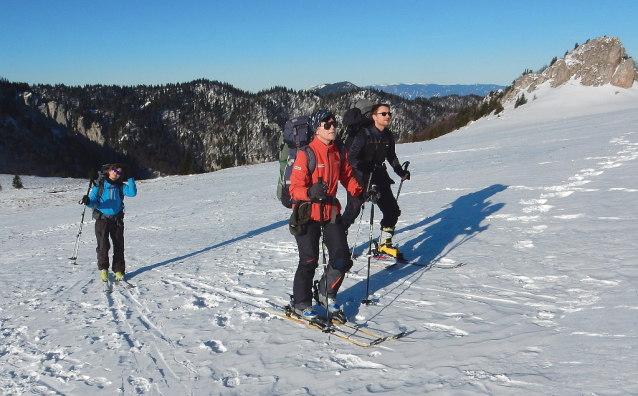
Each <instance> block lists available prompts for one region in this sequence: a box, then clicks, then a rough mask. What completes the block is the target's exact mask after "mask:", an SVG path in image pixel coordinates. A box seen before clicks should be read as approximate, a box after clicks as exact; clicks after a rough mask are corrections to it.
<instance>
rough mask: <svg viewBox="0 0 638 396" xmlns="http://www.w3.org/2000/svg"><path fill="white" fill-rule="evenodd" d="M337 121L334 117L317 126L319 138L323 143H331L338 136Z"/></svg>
mask: <svg viewBox="0 0 638 396" xmlns="http://www.w3.org/2000/svg"><path fill="white" fill-rule="evenodd" d="M336 127H337V122H336V121H335V119H334V118H330V119H329V120H328V121H321V122H320V123H319V126H318V127H317V138H318V139H319V140H320V141H321V142H322V143H323V144H329V143H330V142H332V141H333V140H335V138H336V136H337V128H336Z"/></svg>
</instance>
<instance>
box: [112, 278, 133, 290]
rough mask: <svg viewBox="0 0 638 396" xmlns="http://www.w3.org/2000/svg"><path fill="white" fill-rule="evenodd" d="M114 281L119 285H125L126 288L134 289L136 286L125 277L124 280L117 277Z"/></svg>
mask: <svg viewBox="0 0 638 396" xmlns="http://www.w3.org/2000/svg"><path fill="white" fill-rule="evenodd" d="M113 283H115V284H116V285H118V286H123V287H124V288H125V289H132V288H134V287H135V285H134V284H132V283H129V281H127V280H124V279H122V280H117V279H116V280H114V281H113Z"/></svg>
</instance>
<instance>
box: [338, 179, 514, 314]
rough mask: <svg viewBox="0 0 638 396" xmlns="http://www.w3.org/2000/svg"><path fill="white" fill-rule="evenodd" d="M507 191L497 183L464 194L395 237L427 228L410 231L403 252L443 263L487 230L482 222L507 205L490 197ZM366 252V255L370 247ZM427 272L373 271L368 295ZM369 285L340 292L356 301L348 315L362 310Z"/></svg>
mask: <svg viewBox="0 0 638 396" xmlns="http://www.w3.org/2000/svg"><path fill="white" fill-rule="evenodd" d="M505 189H507V186H504V185H502V184H495V185H492V186H490V187H487V188H485V189H483V190H480V191H476V192H473V193H470V194H467V195H464V196H462V197H459V198H458V199H457V200H456V201H454V202H452V203H451V204H450V205H448V206H447V207H446V208H445V209H443V210H442V211H440V212H439V213H437V214H436V215H434V216H431V217H427V218H425V219H423V220H422V221H420V222H418V223H415V224H412V225H409V226H407V227H405V228H402V229H401V230H397V234H396V235H397V236H398V235H400V234H401V233H405V232H410V231H415V230H418V229H420V228H422V227H427V228H425V230H423V232H420V233H416V234H415V233H414V232H410V234H409V235H415V237H414V238H412V239H410V240H407V241H404V242H402V243H401V251H402V252H403V254H404V255H405V257H406V258H408V259H410V260H411V261H415V262H420V263H430V262H438V261H440V260H441V259H442V258H443V257H445V256H446V255H447V254H448V253H450V252H451V251H452V250H454V249H456V248H457V247H458V246H460V245H461V244H463V243H465V242H467V241H468V240H469V239H471V238H473V237H474V236H476V235H478V234H479V233H481V232H483V231H485V230H487V228H488V227H489V225H484V226H481V222H483V220H485V218H487V217H488V216H490V215H492V214H494V213H495V212H497V211H499V210H500V209H501V208H503V206H505V204H504V203H497V204H494V203H492V202H491V201H490V200H489V198H490V197H491V196H493V195H495V194H497V193H499V192H501V191H504V190H505ZM459 237H460V238H461V239H460V241H458V242H455V241H457V239H459ZM365 252H367V244H366V251H365ZM427 270H429V268H427V267H421V266H417V265H410V264H404V265H402V264H398V265H396V266H393V267H391V268H389V269H386V270H380V271H378V272H376V273H372V272H371V274H370V290H369V293H370V295H373V294H374V292H375V291H378V290H380V289H383V288H385V287H387V286H390V285H393V284H395V283H399V281H401V280H402V279H403V280H407V278H409V277H411V276H412V275H415V274H417V273H418V274H421V273H423V272H424V271H427ZM366 283H367V280H365V279H364V280H362V281H360V282H357V283H356V284H355V285H353V286H351V287H349V288H348V289H346V290H342V291H341V292H340V296H339V297H340V299H342V301H344V302H353V301H354V302H355V304H346V305H345V306H344V308H343V309H344V311H345V312H344V313H345V314H346V316H349V317H351V316H353V315H355V314H356V313H357V312H358V310H359V307H360V303H357V302H360V301H361V300H362V299H363V298H367V296H366ZM372 301H373V302H374V301H375V299H372Z"/></svg>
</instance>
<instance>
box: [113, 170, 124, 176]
mask: <svg viewBox="0 0 638 396" xmlns="http://www.w3.org/2000/svg"><path fill="white" fill-rule="evenodd" d="M111 172H115V173H116V174H118V175H120V176H121V175H122V172H121V171H119V170H115V169H111Z"/></svg>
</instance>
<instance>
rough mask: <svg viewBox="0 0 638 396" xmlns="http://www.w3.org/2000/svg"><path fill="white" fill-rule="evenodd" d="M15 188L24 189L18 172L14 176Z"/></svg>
mask: <svg viewBox="0 0 638 396" xmlns="http://www.w3.org/2000/svg"><path fill="white" fill-rule="evenodd" d="M13 188H24V186H23V185H22V179H20V175H18V172H16V174H15V176H13Z"/></svg>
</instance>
